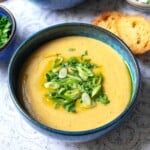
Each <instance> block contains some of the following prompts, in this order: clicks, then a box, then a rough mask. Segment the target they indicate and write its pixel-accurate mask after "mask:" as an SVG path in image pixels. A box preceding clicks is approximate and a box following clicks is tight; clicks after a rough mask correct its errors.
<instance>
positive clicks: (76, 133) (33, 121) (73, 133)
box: [8, 22, 141, 136]
mask: <svg viewBox="0 0 150 150" xmlns="http://www.w3.org/2000/svg"><path fill="white" fill-rule="evenodd" d="M62 26H82V27H84V26H85V27H89V28H93V29H95V30H97V31H98V32H104V33H105V34H106V35H109V36H111V37H112V38H113V39H115V40H117V41H118V42H120V44H121V45H123V47H125V49H126V50H127V52H128V54H129V55H130V57H131V59H132V60H133V62H134V64H135V66H136V68H135V70H136V75H137V82H136V83H137V84H136V87H135V93H134V95H133V96H132V99H131V102H130V104H128V106H127V108H126V109H125V110H124V111H123V112H122V113H121V114H120V115H119V116H117V117H116V118H114V119H113V120H112V121H110V122H108V123H106V124H104V125H103V126H100V127H96V128H93V129H88V130H83V131H67V130H60V129H55V128H52V127H48V126H46V125H44V124H43V123H40V122H39V121H37V120H36V119H34V118H33V117H31V115H29V114H28V113H27V112H26V111H25V110H24V109H23V108H22V106H21V105H20V104H19V103H18V101H17V97H16V96H15V95H14V94H13V93H14V90H13V86H12V77H11V72H12V70H13V64H14V63H15V57H16V56H17V54H18V52H19V51H20V50H21V48H22V47H23V46H24V45H25V44H27V43H28V42H29V41H30V40H31V39H33V38H34V37H36V36H37V35H38V34H42V33H43V32H45V31H47V30H53V29H56V28H59V27H62ZM140 81H141V76H140V69H139V65H138V62H137V60H136V58H135V56H134V55H133V53H132V52H131V50H130V49H129V47H128V46H127V45H126V44H125V43H124V42H123V41H122V40H121V39H120V38H119V37H117V36H116V35H114V34H113V33H111V32H109V31H108V30H105V29H103V28H101V27H97V26H94V25H91V24H87V23H74V22H73V23H62V24H57V25H53V26H50V27H47V28H44V29H42V30H40V31H38V32H36V33H34V34H33V35H31V36H30V37H29V38H27V39H26V40H25V41H24V42H22V43H21V45H20V46H19V47H18V48H17V50H16V51H15V53H14V54H13V56H12V58H11V60H10V63H9V66H8V88H9V92H10V95H11V98H12V101H13V103H14V104H15V106H16V107H17V109H18V110H19V112H21V114H22V115H23V116H24V117H25V118H26V119H27V120H28V121H29V122H31V124H32V125H35V126H36V127H38V128H40V129H43V130H46V131H47V132H52V133H55V134H59V135H66V136H67V135H68V136H80V135H88V134H92V133H96V132H99V131H102V130H104V129H107V128H109V127H111V126H112V125H113V124H115V123H116V122H121V120H122V119H124V118H125V116H126V115H127V114H128V113H129V112H130V111H131V110H132V108H133V106H134V105H135V103H136V98H137V96H138V93H139V90H140Z"/></svg>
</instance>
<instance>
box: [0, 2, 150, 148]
mask: <svg viewBox="0 0 150 150" xmlns="http://www.w3.org/2000/svg"><path fill="white" fill-rule="evenodd" d="M0 4H1V5H4V6H6V7H7V8H8V9H10V10H11V11H12V13H13V14H14V16H15V18H16V21H17V29H18V30H17V40H16V44H15V47H16V48H17V46H18V45H19V44H20V43H21V42H22V41H23V40H25V39H26V38H27V37H29V36H30V35H32V34H33V33H35V32H36V31H38V30H39V29H43V28H45V27H47V26H50V25H54V24H58V23H63V22H85V23H90V22H91V20H93V19H94V18H95V16H97V15H98V14H99V13H100V12H102V11H105V10H118V11H122V12H127V13H130V14H135V13H141V14H143V15H145V16H147V17H150V16H149V14H148V13H147V14H146V13H143V12H140V11H138V10H135V9H133V7H131V6H129V5H128V4H127V3H126V2H125V1H124V0H113V1H112V0H87V2H86V3H84V4H82V5H80V6H78V7H76V8H72V9H68V10H63V11H51V10H49V8H48V7H47V6H40V7H39V6H37V5H35V4H33V3H32V2H29V1H28V0H7V1H4V2H2V3H0ZM136 57H137V56H136ZM137 58H138V62H139V64H140V70H141V74H142V87H141V92H140V95H139V97H138V103H137V105H136V108H135V110H134V112H133V113H132V115H131V117H130V118H129V119H128V121H126V122H125V123H124V124H122V125H121V126H120V127H119V128H117V129H115V130H114V131H112V132H111V133H109V134H107V135H106V136H104V137H102V138H100V139H97V140H94V141H91V142H88V143H81V144H68V143H63V142H61V141H55V140H54V139H52V138H50V137H47V136H45V135H43V134H41V133H39V132H37V131H36V130H34V129H33V128H32V127H30V126H29V125H28V124H27V123H26V122H25V121H24V120H23V118H22V117H21V115H20V114H19V113H18V111H17V110H16V108H15V106H14V104H13V103H12V101H11V98H10V96H9V92H8V87H7V65H6V64H3V63H1V62H0V150H51V149H52V150H150V52H148V53H146V54H144V55H141V56H138V57H137Z"/></svg>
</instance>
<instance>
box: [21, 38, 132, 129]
mask: <svg viewBox="0 0 150 150" xmlns="http://www.w3.org/2000/svg"><path fill="white" fill-rule="evenodd" d="M70 48H74V49H75V50H72V51H69V50H68V49H70ZM85 50H87V51H88V57H89V58H90V59H91V60H92V62H94V63H95V64H98V65H99V66H100V70H101V72H102V74H103V78H104V81H103V86H104V90H105V93H106V94H107V96H108V98H109V100H110V103H109V104H108V105H104V104H101V103H97V105H96V106H95V107H92V108H89V109H86V108H82V107H78V106H77V110H78V111H77V113H70V112H67V111H66V110H64V109H63V108H62V107H60V108H58V109H55V108H54V103H53V101H51V100H49V99H48V98H47V97H46V96H45V94H46V93H47V92H48V91H47V89H46V88H44V86H43V84H44V82H45V74H46V73H47V72H48V71H49V69H50V67H51V65H52V64H51V63H52V61H51V59H52V57H53V56H54V55H56V54H61V55H63V56H65V58H70V57H71V56H77V57H79V56H81V54H82V53H83V51H85ZM19 93H20V96H21V98H23V102H24V105H25V107H26V109H27V110H28V112H29V113H30V114H31V115H32V117H33V118H35V119H36V120H38V121H39V122H41V123H43V124H45V125H47V126H49V127H52V128H55V129H60V130H67V131H83V130H89V129H93V128H97V127H100V126H103V125H105V124H107V123H108V122H110V121H112V120H113V119H115V118H116V117H117V116H119V115H120V114H121V113H122V112H123V111H124V110H125V109H126V107H127V105H128V103H129V101H130V96H131V78H130V74H129V71H128V68H127V66H126V64H125V62H124V60H123V59H122V57H121V56H120V55H119V54H118V53H117V52H115V50H113V49H112V48H111V47H110V46H108V45H106V44H104V43H103V42H100V41H98V40H95V39H92V38H88V37H82V36H68V37H63V38H58V39H56V40H53V41H50V42H48V43H46V44H44V45H43V46H41V47H40V48H38V49H37V50H36V51H35V52H34V53H33V54H32V55H31V56H30V57H29V58H28V59H27V61H26V62H25V64H24V65H23V68H22V71H21V73H20V79H19Z"/></svg>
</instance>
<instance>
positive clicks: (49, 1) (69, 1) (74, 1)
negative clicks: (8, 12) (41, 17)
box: [31, 0, 85, 10]
mask: <svg viewBox="0 0 150 150" xmlns="http://www.w3.org/2000/svg"><path fill="white" fill-rule="evenodd" d="M31 1H33V2H35V3H36V4H39V5H41V6H44V7H48V8H50V9H52V10H60V9H67V8H71V7H75V6H77V5H79V4H81V3H83V2H84V1H85V0H31Z"/></svg>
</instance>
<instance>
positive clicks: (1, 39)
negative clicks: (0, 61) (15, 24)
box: [0, 16, 11, 47]
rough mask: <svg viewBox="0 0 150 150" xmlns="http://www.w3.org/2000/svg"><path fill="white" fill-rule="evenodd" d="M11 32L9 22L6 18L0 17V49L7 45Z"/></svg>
mask: <svg viewBox="0 0 150 150" xmlns="http://www.w3.org/2000/svg"><path fill="white" fill-rule="evenodd" d="M10 30H11V22H10V21H9V19H8V18H7V17H4V16H2V17H0V47H2V46H3V45H4V44H5V43H7V41H8V39H9V35H10Z"/></svg>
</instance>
